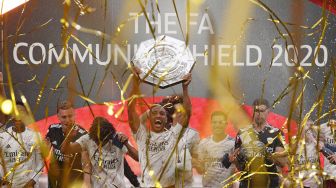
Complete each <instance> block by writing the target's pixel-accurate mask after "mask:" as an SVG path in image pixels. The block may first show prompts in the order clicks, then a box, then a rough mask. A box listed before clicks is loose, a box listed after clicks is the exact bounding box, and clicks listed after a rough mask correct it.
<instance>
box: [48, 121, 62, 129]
mask: <svg viewBox="0 0 336 188" xmlns="http://www.w3.org/2000/svg"><path fill="white" fill-rule="evenodd" d="M61 129H62V124H60V123H53V124H51V125H49V128H48V130H61Z"/></svg>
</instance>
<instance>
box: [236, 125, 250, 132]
mask: <svg viewBox="0 0 336 188" xmlns="http://www.w3.org/2000/svg"><path fill="white" fill-rule="evenodd" d="M250 131H253V127H252V125H248V126H246V127H243V128H240V129H239V130H238V134H243V133H248V132H250Z"/></svg>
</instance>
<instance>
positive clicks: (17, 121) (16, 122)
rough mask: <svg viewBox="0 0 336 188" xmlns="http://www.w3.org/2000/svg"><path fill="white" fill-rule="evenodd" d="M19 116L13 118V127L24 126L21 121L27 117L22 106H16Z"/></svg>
mask: <svg viewBox="0 0 336 188" xmlns="http://www.w3.org/2000/svg"><path fill="white" fill-rule="evenodd" d="M16 108H17V110H18V112H19V114H18V115H16V116H15V117H14V125H15V126H16V127H17V126H24V123H23V120H24V118H26V116H27V111H26V108H25V107H24V106H22V105H17V106H16Z"/></svg>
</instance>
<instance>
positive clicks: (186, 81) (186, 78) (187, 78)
mask: <svg viewBox="0 0 336 188" xmlns="http://www.w3.org/2000/svg"><path fill="white" fill-rule="evenodd" d="M182 80H183V81H182V86H183V87H188V86H189V84H190V82H191V80H192V75H191V73H188V74H186V75H184V76H183V77H182Z"/></svg>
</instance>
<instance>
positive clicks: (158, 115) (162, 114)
mask: <svg viewBox="0 0 336 188" xmlns="http://www.w3.org/2000/svg"><path fill="white" fill-rule="evenodd" d="M150 122H151V128H152V130H153V131H154V132H162V131H163V129H164V127H165V125H166V123H167V114H166V110H165V109H164V108H163V107H162V106H160V105H157V106H155V107H153V108H152V109H151V111H150Z"/></svg>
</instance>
